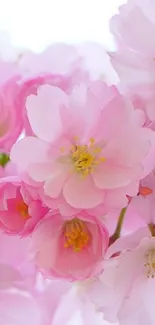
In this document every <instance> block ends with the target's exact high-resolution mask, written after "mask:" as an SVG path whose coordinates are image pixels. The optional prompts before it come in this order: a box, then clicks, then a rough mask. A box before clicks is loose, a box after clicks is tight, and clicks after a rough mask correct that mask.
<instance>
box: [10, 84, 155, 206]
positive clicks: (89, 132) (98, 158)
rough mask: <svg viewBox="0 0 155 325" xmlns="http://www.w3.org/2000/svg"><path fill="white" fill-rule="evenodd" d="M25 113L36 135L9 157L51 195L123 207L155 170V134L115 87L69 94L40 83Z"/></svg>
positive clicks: (81, 89) (81, 202) (95, 86)
mask: <svg viewBox="0 0 155 325" xmlns="http://www.w3.org/2000/svg"><path fill="white" fill-rule="evenodd" d="M27 112H28V117H29V121H30V124H31V127H32V130H33V132H34V133H35V135H36V137H25V138H24V139H21V140H20V141H18V142H17V143H16V144H15V145H14V146H13V148H12V152H11V159H12V161H13V162H14V163H16V164H17V167H18V171H19V172H20V173H21V172H22V173H27V174H28V175H29V177H31V179H32V180H33V181H36V182H40V184H41V185H42V184H43V185H44V193H45V195H48V196H49V197H51V198H53V199H56V198H59V197H60V196H61V195H63V197H64V199H65V200H66V202H67V203H68V204H69V205H71V206H72V207H74V208H77V209H79V208H80V209H91V208H94V207H96V206H98V205H100V204H103V203H104V201H106V202H107V206H108V207H109V208H110V206H111V204H112V205H115V203H113V202H116V204H117V208H118V207H119V208H122V207H123V206H126V204H127V203H128V199H127V198H126V195H130V196H133V195H136V193H137V191H138V182H139V180H140V179H141V178H142V177H144V175H147V174H148V173H149V172H150V171H151V170H152V169H153V168H154V160H153V159H152V156H153V154H154V136H155V134H154V132H153V131H152V130H150V129H147V128H144V127H143V124H144V121H145V120H144V115H143V112H142V111H140V110H136V111H135V110H134V108H133V107H132V105H131V104H130V103H129V102H128V101H126V100H125V99H124V98H123V97H122V96H121V95H120V94H119V92H118V91H117V89H116V88H115V87H113V86H112V87H108V86H106V85H105V84H103V83H99V82H97V83H93V84H92V86H91V87H90V88H89V87H88V88H87V87H86V86H85V85H81V86H78V87H75V88H74V90H73V92H72V94H71V95H67V94H66V93H65V92H63V91H62V90H61V89H59V88H57V87H52V86H49V85H46V86H41V87H40V88H39V90H38V94H37V95H32V96H30V97H28V99H27ZM152 150H153V152H152ZM116 197H117V199H115V198H116Z"/></svg>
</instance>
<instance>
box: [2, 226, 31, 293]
mask: <svg viewBox="0 0 155 325" xmlns="http://www.w3.org/2000/svg"><path fill="white" fill-rule="evenodd" d="M29 245H30V238H29V237H25V238H21V237H19V236H11V235H9V236H8V235H6V234H4V233H2V232H1V233H0V265H1V272H0V279H1V281H0V282H1V284H0V287H5V286H8V284H9V286H10V287H12V286H14V287H15V286H16V287H20V288H21V287H23V285H22V284H21V283H19V282H21V280H22V281H23V280H24V286H25V285H26V286H27V287H29V288H31V287H32V286H34V284H35V281H36V268H35V265H34V263H33V262H32V259H31V258H30V254H29ZM2 266H4V267H3V269H4V272H3V273H2ZM7 268H8V272H9V274H10V271H9V269H10V270H12V272H13V273H12V276H11V275H10V276H9V274H8V275H7V273H6V271H7ZM14 270H15V271H14ZM14 274H15V275H16V274H17V276H14ZM2 276H3V277H2ZM18 277H19V279H18ZM16 280H17V281H16ZM11 281H14V284H13V285H11ZM15 282H16V283H15Z"/></svg>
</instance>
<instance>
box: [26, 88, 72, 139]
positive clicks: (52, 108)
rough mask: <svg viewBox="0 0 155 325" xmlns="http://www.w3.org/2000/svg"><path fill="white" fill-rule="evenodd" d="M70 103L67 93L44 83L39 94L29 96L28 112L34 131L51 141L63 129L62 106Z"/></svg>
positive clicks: (41, 137) (40, 136)
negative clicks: (60, 114)
mask: <svg viewBox="0 0 155 325" xmlns="http://www.w3.org/2000/svg"><path fill="white" fill-rule="evenodd" d="M62 105H65V106H67V105H68V99H67V95H66V94H65V93H64V92H63V91H62V90H61V89H59V88H57V87H53V86H49V85H44V86H41V87H40V88H39V90H38V94H37V96H34V95H31V96H29V97H28V98H27V103H26V107H27V114H28V118H29V121H30V124H31V127H32V130H33V132H34V133H35V134H36V135H37V136H38V137H39V138H40V139H42V140H44V141H47V142H51V141H52V140H53V139H55V138H56V137H57V136H58V135H59V133H60V130H61V121H60V116H59V108H60V106H62Z"/></svg>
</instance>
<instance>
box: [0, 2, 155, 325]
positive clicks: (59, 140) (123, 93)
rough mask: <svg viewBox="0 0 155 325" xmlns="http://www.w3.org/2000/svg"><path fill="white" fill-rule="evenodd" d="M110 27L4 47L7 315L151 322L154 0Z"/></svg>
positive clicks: (0, 89) (1, 203)
mask: <svg viewBox="0 0 155 325" xmlns="http://www.w3.org/2000/svg"><path fill="white" fill-rule="evenodd" d="M110 28H111V32H112V33H113V35H114V37H115V41H116V47H117V48H116V50H115V52H113V53H106V52H105V50H104V49H103V48H102V46H100V45H97V44H82V45H78V46H70V45H64V44H56V45H52V46H50V47H49V48H48V49H46V50H44V51H43V52H42V53H38V54H36V53H32V52H30V51H22V52H20V51H19V53H16V54H15V53H14V55H13V56H12V57H13V58H12V59H11V58H9V59H8V58H6V56H5V55H4V53H3V55H2V53H1V58H0V72H1V74H0V298H1V299H0V323H2V324H3V325H21V324H22V325H27V324H29V325H31V324H32V325H62V324H63V325H69V324H70V325H72V324H73V323H74V320H75V319H74V317H76V320H77V319H78V324H82V325H88V324H89V325H91V324H92V325H94V324H97V325H104V324H109V323H113V324H119V325H154V324H155V313H154V300H155V290H154V287H155V210H154V209H155V45H154V44H155V43H154V38H153V37H154V31H155V1H154V2H153V1H151V0H150V1H149V0H128V2H127V3H126V4H125V5H123V6H122V7H121V8H120V10H119V13H118V14H117V15H116V16H114V17H113V18H112V19H111V22H110ZM3 50H4V48H3Z"/></svg>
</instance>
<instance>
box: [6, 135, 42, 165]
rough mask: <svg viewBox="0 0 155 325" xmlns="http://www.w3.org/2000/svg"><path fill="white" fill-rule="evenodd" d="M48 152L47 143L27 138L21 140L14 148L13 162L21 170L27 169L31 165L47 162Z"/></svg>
mask: <svg viewBox="0 0 155 325" xmlns="http://www.w3.org/2000/svg"><path fill="white" fill-rule="evenodd" d="M47 150H48V145H47V144H46V143H45V142H43V141H41V140H39V139H37V138H35V137H26V138H24V139H21V140H19V141H18V142H17V143H15V145H14V146H13V147H12V150H11V160H12V161H13V162H14V163H16V164H17V166H18V167H19V168H20V169H26V168H27V167H28V166H29V165H31V164H34V163H36V162H37V163H38V162H46V161H47V159H46V158H45V157H46V154H47Z"/></svg>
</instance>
